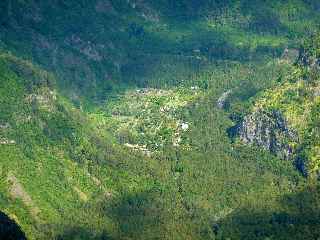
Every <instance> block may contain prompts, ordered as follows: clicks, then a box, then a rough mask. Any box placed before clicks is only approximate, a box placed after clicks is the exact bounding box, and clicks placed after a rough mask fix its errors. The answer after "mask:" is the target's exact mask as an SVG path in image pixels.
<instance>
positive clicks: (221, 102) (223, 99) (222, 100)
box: [217, 90, 232, 109]
mask: <svg viewBox="0 0 320 240" xmlns="http://www.w3.org/2000/svg"><path fill="white" fill-rule="evenodd" d="M231 94H232V90H228V91H226V92H224V93H223V94H222V95H221V96H220V97H219V99H218V100H217V108H219V109H225V108H226V106H227V104H228V98H229V97H230V95H231Z"/></svg>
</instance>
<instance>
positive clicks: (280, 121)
mask: <svg viewBox="0 0 320 240" xmlns="http://www.w3.org/2000/svg"><path fill="white" fill-rule="evenodd" d="M238 134H239V136H240V140H241V141H242V142H244V143H247V144H255V145H257V146H260V147H262V148H264V149H265V150H268V151H270V152H271V153H273V154H275V155H277V156H278V157H280V158H282V159H290V158H291V157H292V155H293V154H294V150H293V148H292V147H291V146H290V143H292V142H296V141H297V135H296V134H295V132H294V131H293V130H291V129H289V127H288V124H287V122H286V121H285V119H284V117H283V116H282V114H281V113H280V112H279V111H272V112H267V111H264V110H257V111H255V112H253V113H252V114H250V115H248V116H246V117H245V118H244V120H243V122H242V123H241V124H240V125H239V126H238Z"/></svg>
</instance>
